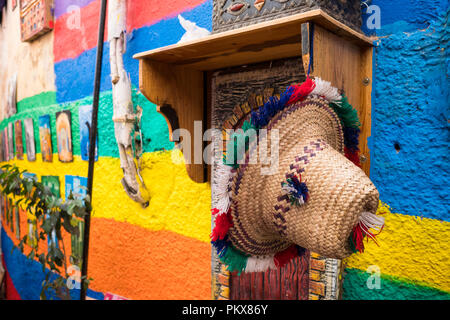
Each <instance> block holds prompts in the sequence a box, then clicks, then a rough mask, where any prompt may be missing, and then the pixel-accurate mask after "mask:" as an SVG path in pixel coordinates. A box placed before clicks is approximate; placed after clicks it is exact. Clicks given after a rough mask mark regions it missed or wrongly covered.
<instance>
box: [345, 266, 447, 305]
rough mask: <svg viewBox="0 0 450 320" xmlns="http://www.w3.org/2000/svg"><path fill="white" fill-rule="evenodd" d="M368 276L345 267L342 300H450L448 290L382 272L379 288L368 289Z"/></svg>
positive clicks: (363, 272)
mask: <svg viewBox="0 0 450 320" xmlns="http://www.w3.org/2000/svg"><path fill="white" fill-rule="evenodd" d="M370 276H371V275H370V274H369V273H367V272H365V271H362V270H359V269H352V268H347V269H345V275H344V284H343V296H342V298H343V299H344V300H450V293H449V292H445V291H441V290H438V289H435V288H431V287H427V286H425V285H422V284H417V283H414V282H412V281H410V280H407V279H399V278H396V277H392V276H389V275H383V274H382V275H381V276H380V289H369V288H368V286H367V280H368V279H369V277H370ZM371 280H372V279H371ZM369 283H373V281H369Z"/></svg>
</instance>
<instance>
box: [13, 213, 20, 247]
mask: <svg viewBox="0 0 450 320" xmlns="http://www.w3.org/2000/svg"><path fill="white" fill-rule="evenodd" d="M14 228H15V235H16V239H17V240H20V212H19V208H18V207H14Z"/></svg>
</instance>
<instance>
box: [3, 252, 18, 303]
mask: <svg viewBox="0 0 450 320" xmlns="http://www.w3.org/2000/svg"><path fill="white" fill-rule="evenodd" d="M2 264H3V267H4V268H5V281H6V288H5V289H6V290H5V291H6V292H5V293H6V300H22V299H21V298H20V295H19V293H18V292H17V290H16V287H15V286H14V283H13V281H12V279H11V277H10V276H9V273H8V270H6V264H5V258H4V257H3V256H2Z"/></svg>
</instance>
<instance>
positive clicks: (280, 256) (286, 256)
mask: <svg viewBox="0 0 450 320" xmlns="http://www.w3.org/2000/svg"><path fill="white" fill-rule="evenodd" d="M296 256H298V250H297V248H296V246H295V244H293V245H292V246H290V247H289V248H287V249H286V250H284V251H281V252H278V253H277V254H276V255H275V257H274V261H275V265H276V266H277V267H279V268H280V267H282V266H284V265H286V264H287V263H289V261H291V260H292V259H294V258H295V257H296Z"/></svg>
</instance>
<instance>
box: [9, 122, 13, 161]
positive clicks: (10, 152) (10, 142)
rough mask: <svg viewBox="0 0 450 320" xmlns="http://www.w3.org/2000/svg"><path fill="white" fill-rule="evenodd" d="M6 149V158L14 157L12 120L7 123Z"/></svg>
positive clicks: (11, 158)
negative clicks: (7, 155) (7, 151)
mask: <svg viewBox="0 0 450 320" xmlns="http://www.w3.org/2000/svg"><path fill="white" fill-rule="evenodd" d="M8 149H9V158H8V160H13V159H14V126H13V124H12V122H10V123H8Z"/></svg>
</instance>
